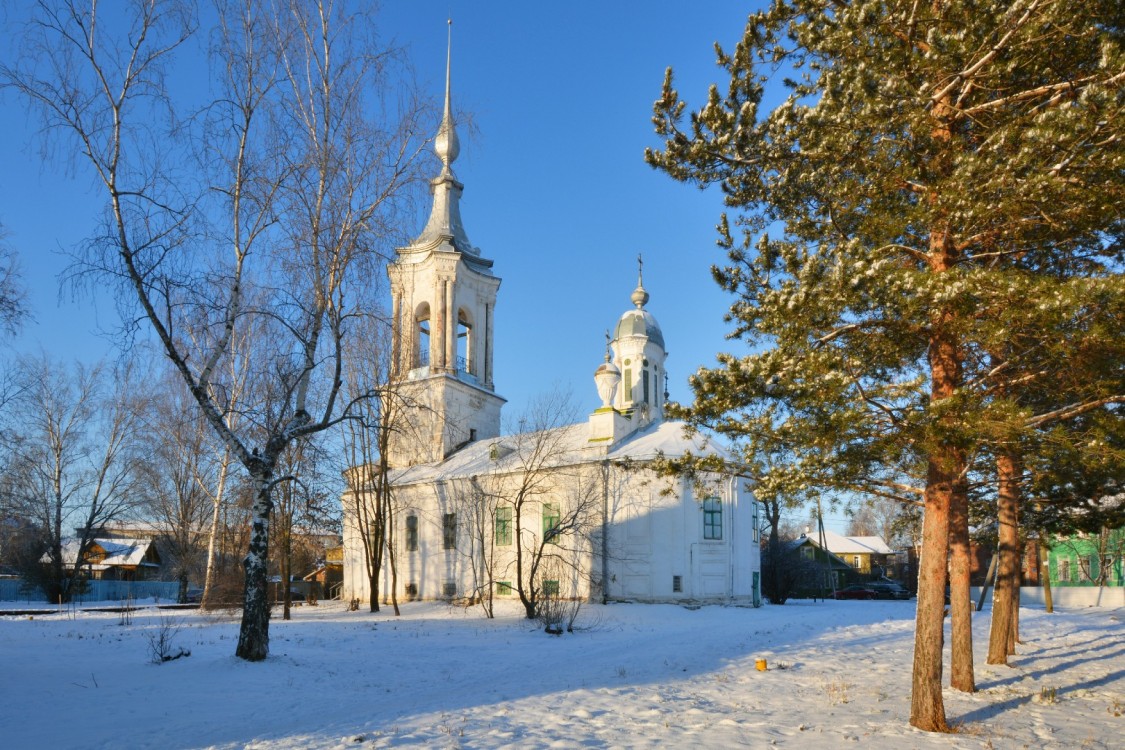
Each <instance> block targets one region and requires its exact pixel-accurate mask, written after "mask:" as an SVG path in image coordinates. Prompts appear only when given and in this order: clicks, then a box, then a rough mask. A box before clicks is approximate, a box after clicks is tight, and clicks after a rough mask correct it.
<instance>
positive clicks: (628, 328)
mask: <svg viewBox="0 0 1125 750" xmlns="http://www.w3.org/2000/svg"><path fill="white" fill-rule="evenodd" d="M626 336H648V338H649V341H651V342H653V343H654V344H657V345H659V346H660V348H661V349H663V348H664V334H663V333H662V332H661V330H660V326H659V325H658V324H657V323H656V318H654V317H652V313H650V312H649V311H648V310H642V309H639V308H638V309H635V310H629V311H628V312H626V313H625V314H624V315H622V316H621V320H619V321H617V328H615V329H614V331H613V337H614V338H615V339H622V338H625V337H626Z"/></svg>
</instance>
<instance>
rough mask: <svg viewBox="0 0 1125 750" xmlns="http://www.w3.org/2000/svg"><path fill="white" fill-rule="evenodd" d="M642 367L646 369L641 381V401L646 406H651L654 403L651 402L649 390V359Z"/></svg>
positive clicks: (644, 361)
mask: <svg viewBox="0 0 1125 750" xmlns="http://www.w3.org/2000/svg"><path fill="white" fill-rule="evenodd" d="M641 366H642V367H643V368H644V372H643V375H642V380H641V399H642V400H643V401H644V402H645V403H646V404H651V403H652V401H650V400H649V390H648V380H649V378H648V375H649V373H648V360H647V359H646V360H643V361H642V364H641Z"/></svg>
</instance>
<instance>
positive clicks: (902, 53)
mask: <svg viewBox="0 0 1125 750" xmlns="http://www.w3.org/2000/svg"><path fill="white" fill-rule="evenodd" d="M1123 18H1125V12H1123V10H1122V8H1121V5H1120V3H1119V2H1116V0H1092V1H1091V2H1082V3H1079V2H1049V1H1047V0H1027V1H1025V2H1012V3H980V2H953V1H950V2H943V1H942V0H932V1H931V2H930V3H918V2H905V1H902V2H895V1H893V0H887V1H884V2H876V1H874V0H857V1H855V2H847V3H845V2H840V1H833V0H827V1H825V0H821V1H819V2H818V1H814V0H792V1H786V0H775V2H773V3H772V5H771V7H770V8H769V9H768V10H766V11H763V12H760V13H755V14H753V15H751V16H750V19H749V22H748V24H747V27H746V31H745V34H744V36H743V39H742V40H741V42H740V43H739V44H738V45H737V46H736V48H735V50H734V52H733V53H729V54H728V53H727V52H725V51H723V50H722V49H718V48H717V53H718V62H719V65H720V67H721V68H722V70H723V72H724V74H725V75H727V76H729V85H728V86H727V89H726V92H725V93H721V92H720V90H719V88H718V87H712V88H711V90H710V92H709V94H708V97H707V102H706V104H704V105H703V106H702V107H701V108H700V109H699V110H697V111H693V112H691V113H690V114H688V113H687V107H686V105H685V104H684V103H683V102H682V101H681V100H680V97H679V95H678V93H677V91H676V90H675V88H674V85H673V78H672V72H671V71H670V70H669V72H668V74H667V76H666V78H665V83H664V89H663V92H662V95H661V97H660V99H658V100H657V102H656V104H655V114H654V124H655V126H656V130H657V133H658V134H659V135H660V136H661V137H662V138H663V139H664V144H663V147H662V148H661V149H659V150H649V151H647V152H646V159H647V160H648V161H649V163H650V164H652V165H653V166H654V167H657V168H659V169H661V170H663V171H665V172H667V173H668V174H669V175H670V176H672V177H673V178H675V179H678V180H682V181H686V182H693V183H698V184H702V185H718V186H719V187H720V188H721V190H722V192H723V194H724V198H725V202H726V204H727V206H728V207H729V208H731V209H733V210H734V211H735V212H736V213H735V215H734V217H733V219H732V218H730V217H727V216H724V217H723V219H722V221H721V223H720V227H719V228H720V244H721V245H722V246H723V247H724V248H725V249H726V250H727V252H728V254H729V258H730V263H729V264H728V265H726V266H725V267H723V268H718V269H716V270H715V276H716V279H717V281H718V282H719V283H720V284H721V285H722V286H723V287H724V288H725V289H727V290H728V291H730V292H731V293H732V294H733V295H734V296H735V301H734V303H733V305H732V307H731V310H730V315H729V320H730V321H731V322H733V323H734V324H735V329H734V333H735V335H736V336H737V337H739V338H742V339H744V340H745V341H746V342H747V343H749V344H750V345H751V347H752V349H751V351H752V353H751V354H750V355H748V356H743V357H736V356H733V355H721V356H720V358H719V366H718V367H716V368H713V369H705V370H701V371H700V372H699V373H698V374H697V375H696V376H695V377H694V378H693V380H692V387H693V390H694V394H695V401H694V404H693V405H692V406H691V407H690V408H689V409H687V415H688V417H689V418H690V419H691V420H692V421H693V422H695V423H697V424H701V425H706V426H709V427H713V428H716V429H718V430H720V431H721V432H723V433H725V434H728V435H733V436H736V437H742V438H745V439H746V440H747V441H748V443H749V444H750V445H751V446H752V445H753V444H754V442H755V440H757V439H758V437H757V435H758V434H759V433H762V432H763V431H764V432H765V433H773V432H777V431H779V430H784V431H785V432H786V434H787V437H788V439H789V440H791V441H792V443H791V445H792V446H793V452H794V455H796V456H798V457H799V458H798V461H800V462H802V464H801V465H802V468H803V469H804V471H801V472H795V473H794V476H801V475H803V479H801V480H795V481H804V482H808V483H814V484H819V483H823V484H824V485H825V486H828V487H833V488H851V489H860V490H870V491H873V492H876V493H884V494H891V495H905V496H907V497H912V498H914V499H918V497H919V495H920V499H921V500H922V501H923V502H924V507H925V515H924V522H923V532H922V535H923V541H922V559H921V570H920V576H919V592H918V615H917V631H916V638H915V654H914V665H913V668H914V678H913V695H912V706H911V719H910V720H911V723H912V724H913V725H914V726H916V727H919V728H921V729H924V730H929V731H944V730H946V729H947V724H946V718H945V710H944V705H943V701H942V694H941V677H942V646H943V633H942V619H943V609H944V590H945V584H946V580H947V578H946V559H947V551H948V549H949V547H950V516H951V512H960V511H959V509H958V507H957V505H959V504H960V496H961V495H963V494H964V492H963V489H962V486H963V484H964V482H965V479H966V476H967V473H968V463H969V456H970V455H971V453H972V451H974V450H976V449H977V448H978V447H979V446H980V445H981V444H982V440H983V438H982V436H981V434H980V429H981V423H980V418H981V417H982V416H983V415H985V414H990V413H993V412H995V410H996V409H997V406H996V401H997V398H996V392H995V390H994V389H993V386H994V385H995V378H994V377H991V378H990V377H987V375H988V372H987V371H985V370H984V368H983V366H982V365H981V363H982V362H983V361H984V356H985V355H987V354H988V353H992V352H1004V351H1006V350H1007V349H1008V348H1009V347H1008V343H1009V341H1008V339H1009V337H1010V335H1011V332H1010V331H1009V330H1007V329H1006V328H1005V327H1004V326H1000V325H995V324H994V323H993V321H992V318H991V317H990V315H991V314H992V313H994V312H995V311H997V310H1004V311H1007V314H1005V315H1004V316H1003V317H1004V318H1006V319H1011V318H1012V317H1014V315H1015V311H1013V310H1012V309H1011V307H1012V299H1013V296H1012V292H1013V290H1014V289H1015V288H1016V287H1017V286H1018V287H1019V288H1020V289H1021V292H1022V294H1024V295H1025V296H1024V300H1040V299H1044V298H1045V297H1044V295H1048V294H1052V293H1054V292H1056V291H1057V285H1058V284H1059V283H1060V279H1062V278H1066V277H1068V276H1069V277H1071V278H1074V279H1078V280H1082V279H1093V280H1094V282H1095V283H1098V284H1101V285H1102V287H1105V288H1107V292H1108V293H1110V294H1118V295H1119V294H1121V284H1120V276H1118V275H1116V274H1115V273H1114V271H1115V269H1117V268H1120V262H1121V249H1122V243H1121V238H1122V231H1121V230H1122V226H1121V221H1120V218H1119V217H1121V216H1122V215H1125V211H1123V210H1122V209H1123V207H1125V185H1123V184H1122V179H1121V175H1122V167H1123V166H1125V139H1123V138H1122V122H1121V109H1122V91H1123V84H1125V51H1123V49H1122V38H1123V37H1122V31H1123V29H1125V23H1123ZM771 83H783V84H784V86H785V87H787V90H788V97H787V98H786V99H785V100H784V101H782V102H781V103H780V104H778V105H776V106H774V107H773V108H772V109H770V110H769V111H765V108H764V107H763V100H764V96H765V94H766V92H767V91H769V92H772V91H773V88H772V87H771V86H770V84H771ZM1075 283H1079V282H1075ZM1060 304H1064V303H1063V302H1060ZM1071 317H1074V316H1071ZM1044 334H1045V336H1044V337H1045V338H1046V339H1050V338H1051V337H1052V336H1061V337H1064V338H1065V337H1067V336H1068V335H1069V332H1068V331H1066V330H1059V329H1055V330H1048V331H1045V332H1044ZM982 375H984V376H986V377H985V379H984V380H983V381H982V380H980V376H982ZM1083 398H1084V397H1083ZM1094 400H1095V401H1096V400H1097V399H1094ZM1088 403H1093V401H1089V402H1088ZM763 404H766V405H768V407H767V408H768V409H769V417H768V418H767V419H766V420H765V423H764V424H763V421H762V420H760V419H746V418H745V417H747V416H748V415H758V414H760V413H761V412H762V408H763V407H762V405H763ZM1102 405H1103V406H1104V403H1103V404H1102ZM1091 408H1094V407H1091ZM1021 424H1023V425H1024V427H1033V426H1034V418H1033V417H1028V416H1027V415H1026V414H1025V415H1023V417H1022V422H1021ZM751 450H752V448H751ZM955 504H957V505H955ZM959 528H960V527H959ZM963 533H964V532H963V531H959V534H958V539H960V538H961V535H962V534H963ZM958 543H960V542H959V541H958ZM965 616H966V617H967V612H966V614H965ZM961 627H967V622H962V623H961ZM955 647H956V648H957V649H959V650H960V651H961V653H954V660H955V661H957V660H958V659H962V660H963V659H965V658H966V654H965V653H963V650H964V649H965V648H966V647H967V646H966V644H965V643H964V642H963V641H962V642H958V643H955ZM968 657H969V658H971V652H970V653H969V654H968ZM968 663H969V664H970V671H971V661H970V662H968Z"/></svg>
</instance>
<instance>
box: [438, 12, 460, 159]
mask: <svg viewBox="0 0 1125 750" xmlns="http://www.w3.org/2000/svg"><path fill="white" fill-rule="evenodd" d="M448 29H449V30H448V32H447V38H446V45H445V112H444V113H443V114H442V117H441V127H439V128H438V134H437V138H435V139H434V151H435V152H437V155H438V158H439V159H441V164H442V169H441V172H442V175H446V174H452V170H451V169H450V165H452V164H453V162H454V161H456V160H457V154H458V153H460V151H461V144H460V143H458V141H457V130H456V128H455V127H454V125H453V105H452V96H451V94H450V80H451V76H450V70H451V61H452V59H453V19H452V18H451V19H449V25H448Z"/></svg>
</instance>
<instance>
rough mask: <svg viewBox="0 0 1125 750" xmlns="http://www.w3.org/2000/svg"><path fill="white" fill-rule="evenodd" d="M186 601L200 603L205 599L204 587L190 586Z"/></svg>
mask: <svg viewBox="0 0 1125 750" xmlns="http://www.w3.org/2000/svg"><path fill="white" fill-rule="evenodd" d="M185 601H187V603H188V604H199V603H200V602H201V601H203V589H201V588H195V587H194V586H193V587H191V588H189V589H188V590H187V599H186V600H185Z"/></svg>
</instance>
